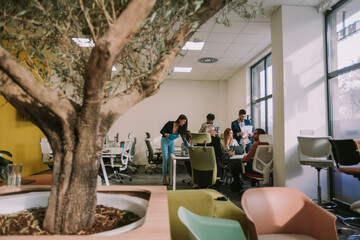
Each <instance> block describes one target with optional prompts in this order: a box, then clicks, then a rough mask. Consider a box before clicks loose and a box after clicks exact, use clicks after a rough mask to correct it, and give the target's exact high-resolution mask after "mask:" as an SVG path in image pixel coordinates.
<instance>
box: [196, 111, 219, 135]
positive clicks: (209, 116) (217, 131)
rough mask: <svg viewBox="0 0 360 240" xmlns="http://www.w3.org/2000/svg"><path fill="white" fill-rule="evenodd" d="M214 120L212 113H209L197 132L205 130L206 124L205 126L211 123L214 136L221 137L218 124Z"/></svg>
mask: <svg viewBox="0 0 360 240" xmlns="http://www.w3.org/2000/svg"><path fill="white" fill-rule="evenodd" d="M214 120H215V115H214V114H212V113H209V114H208V115H207V116H206V122H204V123H203V124H201V127H200V130H199V133H202V132H206V126H207V125H213V126H214V128H215V136H216V137H218V138H220V137H221V130H220V125H219V124H217V123H215V122H214Z"/></svg>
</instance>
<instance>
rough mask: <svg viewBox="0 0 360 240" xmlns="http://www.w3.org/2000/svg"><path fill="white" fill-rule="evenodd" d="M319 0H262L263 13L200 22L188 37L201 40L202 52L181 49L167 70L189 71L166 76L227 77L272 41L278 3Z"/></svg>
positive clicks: (316, 1)
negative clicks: (227, 23)
mask: <svg viewBox="0 0 360 240" xmlns="http://www.w3.org/2000/svg"><path fill="white" fill-rule="evenodd" d="M319 2H320V1H319V0H264V7H265V14H264V16H262V15H261V16H257V17H256V18H255V19H253V20H250V21H244V20H242V19H240V17H239V16H238V15H237V14H236V13H233V14H230V15H229V19H230V20H231V23H232V25H231V26H230V27H225V26H224V25H222V24H216V23H215V18H214V17H213V18H211V19H209V21H207V22H206V23H205V24H204V25H202V26H201V27H200V29H199V31H198V32H196V33H195V34H194V36H193V37H192V38H191V40H194V39H197V40H200V41H204V42H205V45H204V47H203V49H202V50H201V51H184V50H183V51H182V55H184V56H181V55H178V56H177V57H176V59H175V60H174V62H173V64H172V66H171V67H170V68H169V71H172V70H173V69H174V67H175V66H177V67H192V71H191V73H174V72H172V73H171V74H170V75H167V76H166V77H165V79H180V80H227V79H229V78H230V77H232V76H233V75H234V74H235V73H236V72H237V71H239V69H240V68H241V67H242V66H244V65H245V64H246V63H248V62H249V61H250V60H251V59H253V58H254V57H255V56H256V55H258V54H259V53H260V52H262V51H263V50H264V49H266V48H267V47H269V46H270V44H271V35H270V16H271V14H272V13H273V12H274V11H275V10H276V9H277V8H278V7H279V6H280V5H291V6H313V7H315V6H318V5H319ZM202 57H214V58H217V59H218V61H217V62H216V63H208V64H204V63H200V62H198V59H199V58H202Z"/></svg>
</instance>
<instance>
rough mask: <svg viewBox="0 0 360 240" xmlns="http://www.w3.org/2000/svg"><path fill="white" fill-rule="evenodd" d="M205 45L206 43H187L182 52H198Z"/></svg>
mask: <svg viewBox="0 0 360 240" xmlns="http://www.w3.org/2000/svg"><path fill="white" fill-rule="evenodd" d="M204 45H205V42H190V41H187V42H186V43H185V45H184V46H183V47H182V50H197V51H200V50H201V49H202V48H203V47H204Z"/></svg>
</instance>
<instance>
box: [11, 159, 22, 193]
mask: <svg viewBox="0 0 360 240" xmlns="http://www.w3.org/2000/svg"><path fill="white" fill-rule="evenodd" d="M22 168H23V165H22V164H8V165H7V174H8V175H7V176H8V187H20V185H21V173H22Z"/></svg>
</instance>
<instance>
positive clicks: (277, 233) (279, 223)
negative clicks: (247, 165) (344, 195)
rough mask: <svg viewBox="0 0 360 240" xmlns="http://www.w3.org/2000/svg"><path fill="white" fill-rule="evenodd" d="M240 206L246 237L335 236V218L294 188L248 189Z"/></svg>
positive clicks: (324, 238) (326, 238)
mask: <svg viewBox="0 0 360 240" xmlns="http://www.w3.org/2000/svg"><path fill="white" fill-rule="evenodd" d="M241 205H242V207H243V209H244V212H245V214H246V216H247V219H248V229H249V238H248V239H251V240H257V239H261V240H263V239H292V240H294V239H308V240H310V239H318V240H337V239H338V236H337V230H336V225H335V221H336V217H335V216H334V215H333V214H331V213H330V212H328V211H326V210H325V209H323V208H322V207H320V206H318V205H317V204H316V203H314V202H313V201H311V200H310V199H309V198H308V197H307V196H306V195H305V194H303V193H302V192H300V191H299V190H297V189H294V188H283V187H264V188H251V189H248V190H246V191H245V193H244V195H243V197H242V199H241Z"/></svg>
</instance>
